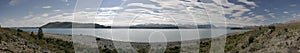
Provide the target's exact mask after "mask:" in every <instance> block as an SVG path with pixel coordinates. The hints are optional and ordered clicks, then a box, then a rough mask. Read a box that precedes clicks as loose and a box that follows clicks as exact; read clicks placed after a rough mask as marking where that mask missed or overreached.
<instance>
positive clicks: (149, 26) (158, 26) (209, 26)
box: [131, 23, 216, 28]
mask: <svg viewBox="0 0 300 53" xmlns="http://www.w3.org/2000/svg"><path fill="white" fill-rule="evenodd" d="M179 25H180V26H177V25H174V24H153V23H150V24H138V25H134V26H131V28H179V27H181V28H194V27H193V26H194V25H189V24H179ZM197 28H216V26H214V25H211V24H204V25H197Z"/></svg>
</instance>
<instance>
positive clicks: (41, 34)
mask: <svg viewBox="0 0 300 53" xmlns="http://www.w3.org/2000/svg"><path fill="white" fill-rule="evenodd" d="M37 35H38V38H39V39H42V38H43V36H44V34H43V29H42V28H39V31H38V34H37Z"/></svg>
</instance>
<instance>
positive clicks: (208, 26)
mask: <svg viewBox="0 0 300 53" xmlns="http://www.w3.org/2000/svg"><path fill="white" fill-rule="evenodd" d="M198 28H217V27H216V26H215V25H212V24H204V25H198Z"/></svg>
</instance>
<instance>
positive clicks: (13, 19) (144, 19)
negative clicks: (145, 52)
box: [0, 0, 300, 27]
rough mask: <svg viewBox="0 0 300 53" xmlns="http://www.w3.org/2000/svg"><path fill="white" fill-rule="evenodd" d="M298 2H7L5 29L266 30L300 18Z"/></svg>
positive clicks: (2, 12) (0, 11) (2, 15)
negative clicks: (51, 25)
mask: <svg viewBox="0 0 300 53" xmlns="http://www.w3.org/2000/svg"><path fill="white" fill-rule="evenodd" d="M297 2H300V0H222V1H220V0H91V1H84V0H78V1H77V0H1V1H0V24H1V26H4V27H36V26H41V25H44V24H46V23H48V22H55V21H72V22H84V23H85V22H86V23H98V24H103V25H113V24H115V25H128V24H141V23H161V24H174V23H180V24H181V23H183V24H193V23H194V24H215V25H222V24H224V23H225V22H226V24H227V25H228V26H248V25H266V24H272V23H281V22H287V21H289V20H295V19H299V16H300V11H299V10H298V9H300V6H299V5H300V3H297ZM73 15H75V16H73ZM224 17H225V18H224Z"/></svg>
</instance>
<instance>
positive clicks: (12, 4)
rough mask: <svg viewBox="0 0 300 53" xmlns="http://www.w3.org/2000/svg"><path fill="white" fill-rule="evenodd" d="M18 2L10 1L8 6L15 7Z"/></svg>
mask: <svg viewBox="0 0 300 53" xmlns="http://www.w3.org/2000/svg"><path fill="white" fill-rule="evenodd" d="M19 2H20V1H19V0H10V1H9V3H8V4H9V5H11V6H15V5H17V4H18V3H19Z"/></svg>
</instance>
